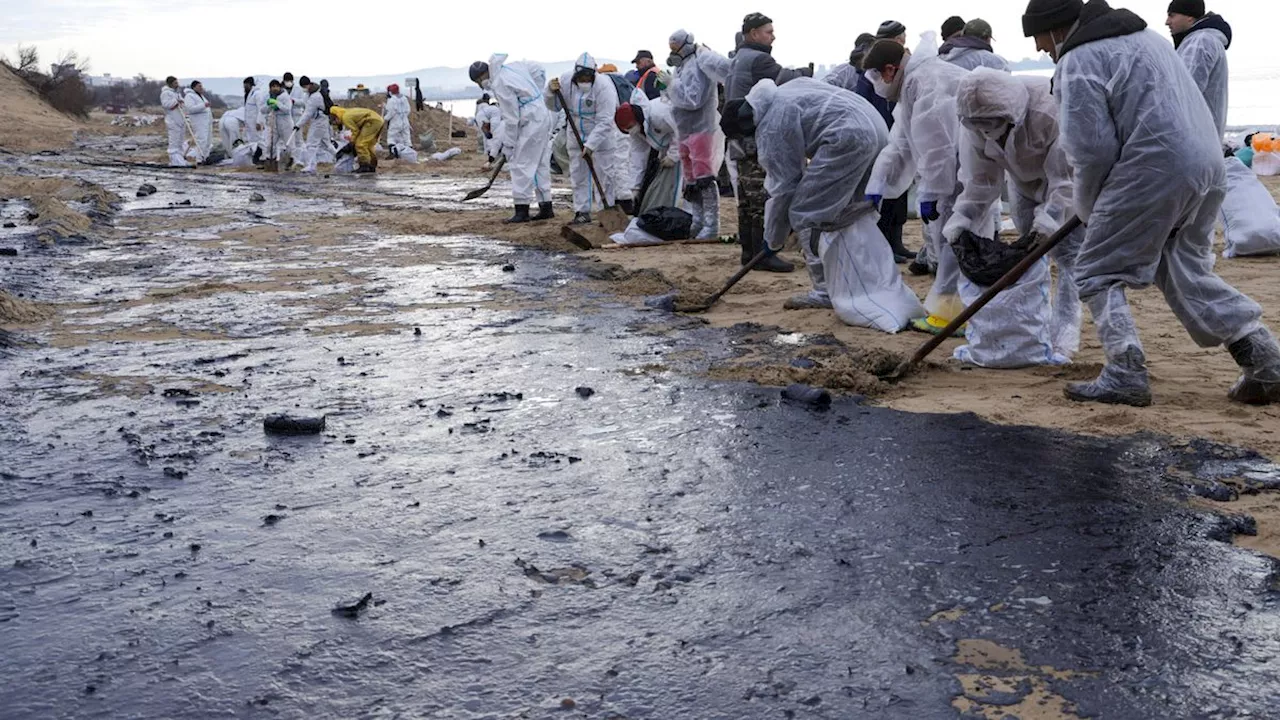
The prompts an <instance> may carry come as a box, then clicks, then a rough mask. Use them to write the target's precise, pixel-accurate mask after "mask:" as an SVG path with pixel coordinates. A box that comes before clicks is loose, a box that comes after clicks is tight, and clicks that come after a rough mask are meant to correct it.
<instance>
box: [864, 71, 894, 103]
mask: <svg viewBox="0 0 1280 720" xmlns="http://www.w3.org/2000/svg"><path fill="white" fill-rule="evenodd" d="M866 76H867V79H868V80H870V81H871V87H873V88H875V91H876V95H879V96H880V97H882V98H886V99H888V97H889V93H890V92H891V91H892V89H893V85H892V84H891V83H887V82H885V81H884V78H883V77H881V76H880V71H879V70H868V71H867V72H866Z"/></svg>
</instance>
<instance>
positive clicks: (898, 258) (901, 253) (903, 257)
mask: <svg viewBox="0 0 1280 720" xmlns="http://www.w3.org/2000/svg"><path fill="white" fill-rule="evenodd" d="M888 240H889V249H891V250H893V261H894V262H895V263H897V264H899V265H901V264H902V263H904V262H906V261H908V260H914V259H915V258H916V254H915V253H913V252H911V251H910V250H908V249H907V246H906V245H903V244H902V232H901V231H899V232H897V233H895V237H891V238H888Z"/></svg>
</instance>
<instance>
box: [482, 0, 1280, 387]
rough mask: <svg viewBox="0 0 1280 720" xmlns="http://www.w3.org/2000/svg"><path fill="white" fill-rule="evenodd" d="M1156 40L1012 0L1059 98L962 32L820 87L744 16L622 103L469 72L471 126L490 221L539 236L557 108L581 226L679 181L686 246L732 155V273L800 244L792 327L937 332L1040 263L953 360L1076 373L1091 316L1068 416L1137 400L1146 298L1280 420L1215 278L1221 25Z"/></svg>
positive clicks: (1086, 10) (1263, 342)
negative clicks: (605, 209) (1008, 232)
mask: <svg viewBox="0 0 1280 720" xmlns="http://www.w3.org/2000/svg"><path fill="white" fill-rule="evenodd" d="M1166 24H1167V26H1168V28H1169V29H1170V31H1171V33H1172V34H1173V39H1174V46H1172V47H1171V46H1170V44H1169V42H1168V41H1167V40H1165V39H1164V38H1161V37H1160V36H1159V35H1157V34H1156V33H1154V32H1152V31H1150V30H1148V29H1147V25H1146V23H1145V22H1144V21H1143V20H1142V19H1141V18H1139V17H1138V16H1137V15H1135V14H1134V13H1132V12H1130V11H1128V10H1123V9H1113V8H1112V7H1111V6H1110V5H1108V4H1107V2H1106V1H1105V0H1089V1H1088V2H1085V1H1084V0H1030V2H1029V4H1028V6H1027V9H1026V12H1025V14H1024V15H1023V16H1022V26H1023V31H1024V34H1025V35H1026V37H1028V38H1034V42H1035V46H1036V48H1037V50H1040V51H1042V52H1045V53H1047V54H1048V55H1049V56H1050V57H1051V58H1052V59H1053V61H1054V63H1055V64H1056V70H1055V74H1054V77H1053V78H1052V79H1050V78H1042V77H1031V76H1013V75H1011V74H1010V73H1009V72H1008V64H1007V63H1006V62H1005V61H1004V60H1003V59H1002V58H1000V57H998V56H997V55H995V53H994V51H993V49H992V46H991V42H992V37H991V35H992V33H991V27H990V25H989V24H987V23H986V22H983V21H981V20H974V21H970V22H965V21H964V20H963V19H961V18H958V17H956V18H949V19H948V20H947V22H946V23H945V24H944V25H943V39H944V44H943V45H942V46H941V47H940V48H939V47H938V46H937V44H936V42H935V41H934V40H933V35H932V33H928V34H926V35H925V38H924V40H923V41H922V42H921V44H920V45H919V47H917V48H916V49H915V51H914V52H913V51H911V50H908V49H907V47H906V33H907V30H906V28H905V27H904V26H903V25H902V24H901V23H898V22H895V21H888V22H885V23H883V24H882V25H881V26H880V27H879V28H878V31H877V32H876V33H875V34H874V35H871V34H867V35H864V36H862V37H860V38H859V39H858V40H857V42H856V43H855V49H854V51H853V53H852V54H851V56H850V61H849V63H848V65H842V66H840V67H838V68H836V70H835V71H834V72H832V73H831V74H830V75H828V76H827V77H826V78H824V80H821V81H820V80H814V79H812V77H811V75H812V73H811V72H806V71H805V69H799V70H788V69H784V68H782V67H780V66H779V65H778V63H777V62H776V61H774V60H773V58H772V57H771V48H772V45H773V41H774V37H775V35H774V29H773V23H772V21H771V20H770V19H769V18H767V17H765V16H764V15H761V14H759V13H753V14H751V15H748V16H747V17H746V18H744V22H743V26H742V32H741V33H740V35H739V41H738V43H737V48H736V49H735V52H734V53H731V54H730V56H729V57H725V56H722V55H720V54H718V53H716V52H715V51H713V50H711V49H710V48H708V47H707V46H705V45H699V44H697V43H696V42H695V40H694V36H693V35H692V33H689V32H687V31H685V30H679V31H677V32H675V33H673V34H672V35H671V36H670V38H669V47H670V51H671V54H670V56H669V58H668V60H667V64H668V65H669V66H670V67H671V68H672V70H670V71H668V70H658V69H657V68H656V67H655V66H654V64H653V61H652V54H650V53H641V54H640V55H638V56H637V57H636V60H635V62H636V72H635V74H633V75H632V76H631V78H630V79H631V82H630V83H628V85H629V86H630V89H629V90H628V89H627V87H624V86H623V85H622V84H620V83H618V82H617V81H616V80H615V79H614V77H613V76H611V75H610V74H608V73H605V72H603V71H602V69H601V68H597V66H596V63H595V61H594V59H593V58H592V57H591V56H590V55H589V54H585V53H584V54H583V55H581V56H580V57H579V58H578V59H577V61H576V63H575V67H574V69H573V70H571V71H569V72H567V73H565V74H564V76H562V77H560V78H552V79H551V80H550V81H548V79H547V78H546V74H545V71H544V70H543V69H542V67H540V66H539V65H538V64H536V63H529V62H510V61H508V58H507V56H506V55H494V56H492V57H491V58H490V59H489V61H488V62H477V63H474V64H473V65H472V66H471V69H470V76H471V79H472V80H473V81H474V82H476V83H477V84H479V85H480V86H481V87H482V88H483V89H484V91H485V92H486V93H487V94H488V96H489V97H490V98H493V99H494V100H496V102H497V106H498V107H497V110H496V112H492V113H488V111H487V117H488V119H486V120H485V121H484V122H482V123H481V126H482V129H483V130H484V131H485V133H486V135H487V136H488V139H489V142H488V144H487V147H486V151H487V152H488V153H489V154H490V155H491V156H492V157H493V158H494V159H495V160H502V161H505V163H506V164H507V167H509V168H510V171H511V176H512V195H513V200H514V203H515V214H514V215H513V216H512V217H511V218H510V219H509V220H508V222H527V221H532V220H545V219H549V218H551V217H554V213H553V211H552V206H551V195H550V190H551V184H550V156H551V142H550V138H551V137H552V136H553V135H554V134H555V131H556V129H557V126H558V125H559V122H558V121H557V118H556V116H557V114H558V113H559V112H561V111H565V112H566V113H567V124H566V125H565V127H566V128H567V129H568V130H569V132H568V134H567V136H566V138H565V139H566V142H567V145H568V154H569V165H570V167H569V171H570V177H571V179H572V184H573V189H574V201H573V203H574V222H590V220H591V212H592V209H593V208H594V207H597V206H600V205H604V206H610V205H615V204H616V205H619V206H621V207H623V208H624V209H627V210H630V211H633V212H638V211H639V209H640V208H639V207H637V202H636V201H637V200H639V201H640V202H644V200H645V196H646V195H647V193H646V192H645V191H646V189H647V188H646V186H647V185H652V182H653V180H654V178H655V177H657V176H658V174H659V173H661V172H663V171H666V172H670V171H672V170H675V169H676V168H678V169H679V173H680V183H679V184H680V185H682V186H683V188H684V190H683V193H681V195H682V197H683V200H684V202H683V203H681V205H682V206H683V207H684V208H685V209H687V211H688V212H689V214H690V215H691V217H692V226H693V236H695V237H699V238H708V237H714V236H715V235H717V234H718V232H719V196H718V189H717V176H718V174H719V170H720V165H721V164H722V159H721V158H722V156H720V155H719V153H721V152H723V151H724V143H725V140H724V139H725V138H727V140H728V155H729V160H730V168H731V170H732V171H733V173H732V174H735V175H736V186H737V187H736V191H737V198H738V239H739V242H740V244H741V246H742V262H743V264H744V265H746V264H748V263H750V264H751V265H752V266H753V268H755V269H761V270H766V271H773V272H789V271H791V270H792V269H793V266H792V265H791V264H790V263H787V262H785V261H783V260H782V259H781V258H779V257H778V256H777V252H778V251H779V250H781V249H782V248H783V247H784V245H785V244H786V243H787V242H788V240H789V238H791V237H792V236H793V235H794V236H795V237H796V238H797V239H798V241H799V245H800V249H801V252H802V254H803V256H804V258H805V263H806V266H807V267H808V269H809V273H810V278H811V282H812V290H811V291H810V292H809V293H807V294H806V295H803V296H799V297H796V298H792V299H790V300H788V307H793V308H831V309H833V310H834V311H835V313H836V315H837V316H838V317H839V318H840V319H841V320H842V321H844V322H845V323H848V324H851V325H860V326H865V327H873V328H878V329H881V330H884V331H886V332H897V331H899V330H902V329H904V328H906V327H908V326H914V327H916V328H917V329H921V330H925V331H930V332H937V331H939V330H940V328H942V327H944V326H946V325H948V324H949V323H950V321H951V320H953V319H954V318H956V317H957V316H958V314H959V313H960V312H961V311H962V310H963V308H964V307H966V306H967V305H970V304H972V303H973V302H974V301H975V300H977V299H978V298H979V297H980V296H982V295H984V294H985V293H986V291H987V290H988V289H989V288H990V287H991V286H992V285H993V284H995V282H996V281H997V280H999V279H1001V278H1002V277H1005V276H1006V275H1007V271H1008V270H1009V269H1011V268H1012V267H1013V266H1014V265H1017V264H1018V261H1020V260H1025V259H1026V258H1027V256H1028V255H1029V253H1030V252H1031V250H1032V249H1033V248H1037V247H1040V248H1043V246H1044V244H1045V243H1047V242H1052V243H1056V244H1053V245H1052V250H1051V251H1050V252H1049V253H1048V257H1047V258H1045V259H1041V260H1039V261H1038V262H1036V263H1034V264H1031V265H1030V267H1029V269H1028V270H1027V271H1026V272H1025V273H1023V274H1022V275H1021V277H1020V278H1018V279H1017V280H1016V281H1014V282H1012V283H1011V284H1010V285H1009V286H1008V287H1007V289H1005V290H1004V291H1002V292H1001V293H1000V294H998V295H996V296H995V298H994V299H993V300H991V302H990V303H989V304H988V305H986V306H985V307H984V308H983V309H982V310H981V311H979V312H978V313H977V314H976V315H974V316H973V317H972V318H971V319H970V321H969V323H968V325H967V326H966V340H967V344H966V345H965V346H963V347H961V348H958V349H957V351H956V357H957V358H959V359H961V360H962V361H965V362H968V363H972V364H976V365H980V366H985V367H997V368H1007V367H1025V366H1030V365H1056V364H1062V363H1065V362H1068V361H1069V360H1070V359H1071V356H1072V355H1073V354H1074V353H1075V352H1076V351H1077V350H1078V347H1079V335H1080V316H1081V307H1082V303H1083V305H1084V306H1087V307H1088V308H1089V310H1090V312H1091V314H1092V317H1093V321H1094V324H1095V326H1096V328H1097V330H1098V336H1099V339H1100V340H1101V344H1102V348H1103V351H1104V354H1105V356H1106V364H1105V365H1104V367H1103V370H1102V372H1101V374H1100V375H1099V376H1098V377H1097V378H1096V379H1095V380H1093V381H1090V382H1080V383H1071V384H1069V385H1068V386H1067V387H1066V388H1065V394H1066V396H1067V397H1068V398H1070V399H1072V400H1075V401H1080V402H1102V403H1115V404H1125V405H1132V406H1145V405H1149V404H1150V403H1151V399H1152V398H1151V390H1150V382H1149V376H1148V371H1147V366H1146V359H1145V353H1144V350H1143V347H1142V343H1141V341H1140V339H1139V337H1138V333H1137V326H1136V324H1135V322H1134V319H1133V316H1132V313H1131V311H1130V308H1129V305H1128V303H1127V300H1126V290H1127V289H1130V288H1135V289H1136V288H1144V287H1149V286H1151V285H1155V286H1157V287H1159V288H1160V289H1161V291H1162V292H1163V294H1164V297H1165V299H1166V301H1167V303H1168V304H1169V307H1170V308H1171V309H1172V310H1173V312H1174V314H1175V315H1176V316H1177V318H1178V320H1179V321H1180V322H1181V323H1182V325H1183V326H1184V327H1185V328H1186V329H1187V331H1188V333H1189V334H1190V336H1191V338H1192V340H1194V341H1195V342H1196V343H1197V344H1198V345H1200V346H1201V347H1206V348H1207V347H1217V346H1225V347H1226V348H1227V350H1228V351H1229V352H1230V354H1231V356H1232V357H1233V358H1234V359H1235V361H1236V363H1237V364H1238V365H1239V366H1240V368H1241V377H1240V379H1239V380H1238V382H1237V383H1236V384H1235V385H1234V386H1233V387H1232V388H1231V390H1230V393H1229V397H1230V398H1231V399H1233V400H1235V401H1238V402H1243V403H1249V404H1268V403H1271V402H1275V401H1280V345H1277V342H1276V340H1275V338H1274V336H1273V335H1272V333H1271V331H1270V330H1269V329H1268V328H1267V327H1266V326H1265V325H1264V324H1263V323H1262V322H1261V316H1262V312H1261V308H1260V307H1259V306H1258V305H1257V303H1255V302H1254V301H1252V300H1251V299H1249V298H1248V297H1246V296H1244V295H1243V294H1241V293H1240V292H1239V291H1238V290H1236V289H1235V288H1233V287H1232V286H1230V285H1228V284H1227V283H1226V282H1225V281H1223V280H1222V279H1221V278H1220V277H1218V276H1217V275H1216V274H1215V273H1214V269H1213V265H1214V259H1213V248H1212V245H1213V234H1214V225H1215V222H1216V220H1217V218H1218V216H1219V211H1220V209H1221V207H1222V204H1223V199H1224V196H1225V192H1226V189H1225V188H1226V185H1225V177H1226V172H1227V170H1226V167H1225V166H1224V152H1223V147H1222V138H1223V134H1224V131H1225V125H1226V111H1227V62H1226V49H1227V47H1228V46H1229V45H1230V38H1231V35H1230V27H1229V26H1228V25H1227V24H1226V22H1225V21H1224V20H1223V19H1222V18H1221V17H1220V16H1218V15H1215V14H1212V13H1208V12H1206V10H1205V7H1204V1H1203V0H1173V2H1171V3H1170V5H1169V8H1168V19H1167V23H1166ZM721 86H723V95H724V97H723V105H721V102H720V98H719V92H718V90H717V89H718V88H719V87H721ZM485 104H486V105H487V104H488V103H487V102H486V103H485ZM624 135H625V136H627V137H625V138H624ZM628 138H629V140H628ZM620 146H621V147H626V146H630V148H631V149H632V150H634V154H633V155H631V154H630V153H628V152H625V151H624V150H622V149H621V148H620ZM628 155H631V157H630V158H629V157H628ZM627 159H632V162H631V163H630V165H631V167H630V169H629V171H628V170H626V169H625V168H627V164H626V162H625V161H626V160H627ZM1226 160H1227V162H1228V163H1230V162H1238V161H1236V159H1235V158H1234V157H1228V158H1226ZM592 174H594V175H595V176H596V179H597V180H598V181H599V187H602V188H603V194H604V197H603V198H600V197H597V195H598V193H596V190H595V187H596V186H594V185H593V183H592V180H591V176H592ZM913 185H914V187H915V195H916V197H917V199H918V211H919V217H920V218H921V220H922V221H923V223H924V233H925V242H924V246H923V248H922V250H921V251H920V253H918V254H913V253H911V252H910V251H908V250H907V249H906V247H905V246H904V245H903V242H902V226H903V225H904V224H905V222H906V217H907V207H906V206H907V202H908V201H907V194H908V189H909V188H911V187H912V186H913ZM1002 196H1007V198H1008V201H1009V205H1010V215H1011V220H1012V224H1013V226H1014V227H1015V228H1016V230H1017V232H1018V234H1019V236H1020V237H1019V239H1018V241H1017V242H1015V243H1013V244H1007V243H1004V242H1001V241H1000V239H999V233H1000V228H1001V209H1002V202H1001V201H1002ZM662 200H663V201H664V204H667V205H670V204H672V202H671V200H669V199H667V198H662ZM534 202H536V203H537V204H538V207H539V211H538V213H537V215H531V214H530V207H531V205H532V204H533V203H534ZM1073 217H1074V218H1078V220H1079V221H1080V224H1077V223H1075V221H1074V220H1072V218H1073ZM1072 228H1075V229H1072ZM886 240H887V242H886ZM1050 259H1051V260H1052V262H1053V264H1054V265H1056V269H1057V275H1058V283H1057V289H1056V291H1054V292H1051V291H1050V290H1051V287H1052V275H1051V273H1050V267H1049V262H1050ZM908 260H911V261H912V264H911V266H910V268H911V270H912V271H913V272H915V273H917V274H925V273H929V274H933V275H934V282H933V286H932V288H931V289H930V291H929V293H928V295H927V297H926V298H925V301H924V303H923V304H922V303H921V302H920V301H919V300H918V298H917V297H916V296H915V294H914V293H913V292H911V290H910V289H909V288H908V287H907V286H906V283H905V282H904V281H903V278H902V275H901V273H900V272H898V270H897V267H896V263H902V262H906V261H908ZM1022 264H1024V265H1025V264H1026V263H1025V262H1023V263H1022ZM1009 277H1011V276H1009ZM1007 281H1008V279H1007V278H1006V282H1007Z"/></svg>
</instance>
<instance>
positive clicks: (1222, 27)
mask: <svg viewBox="0 0 1280 720" xmlns="http://www.w3.org/2000/svg"><path fill="white" fill-rule="evenodd" d="M1173 43H1174V45H1175V46H1176V47H1177V48H1178V57H1180V58H1182V62H1183V63H1185V64H1186V66H1187V70H1188V71H1190V72H1191V79H1192V80H1195V82H1196V86H1197V87H1199V88H1200V93H1201V94H1202V95H1204V101H1205V103H1207V104H1208V105H1209V112H1210V113H1212V114H1213V121H1214V125H1215V126H1216V128H1217V132H1218V135H1217V137H1219V138H1221V137H1222V136H1223V135H1224V134H1225V133H1226V131H1227V97H1228V93H1227V89H1228V88H1227V86H1228V78H1227V49H1228V48H1230V47H1231V26H1230V25H1228V24H1227V22H1226V21H1225V20H1223V19H1222V17H1221V16H1220V15H1213V14H1210V15H1207V16H1205V17H1204V18H1203V19H1202V20H1200V22H1197V23H1196V24H1195V25H1193V26H1192V27H1191V29H1190V30H1188V31H1187V32H1185V33H1179V34H1177V35H1174V36H1173Z"/></svg>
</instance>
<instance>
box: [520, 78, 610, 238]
mask: <svg viewBox="0 0 1280 720" xmlns="http://www.w3.org/2000/svg"><path fill="white" fill-rule="evenodd" d="M547 90H548V91H547V93H546V94H545V100H546V106H547V108H548V109H550V110H551V111H552V112H554V113H559V112H560V111H561V110H567V111H568V114H569V122H571V123H573V124H574V126H575V127H577V128H578V134H579V135H581V136H582V142H583V143H584V145H581V146H580V145H579V144H578V139H577V137H576V136H575V135H574V134H573V133H572V132H571V133H569V136H568V137H567V138H566V139H567V141H568V144H569V178H570V180H571V181H572V183H573V224H575V225H582V224H586V223H590V222H591V210H592V208H593V206H594V205H595V203H596V202H597V201H598V202H599V203H600V204H601V205H602V206H604V207H609V206H611V205H613V204H614V198H615V197H616V194H615V193H616V188H615V187H614V178H613V158H614V143H615V141H616V136H617V129H616V128H615V127H614V124H613V116H614V114H615V113H617V111H618V90H617V88H615V87H614V85H613V81H612V80H610V79H609V78H607V77H605V78H597V77H596V60H595V58H594V57H592V56H591V54H590V53H583V54H581V55H579V56H578V59H577V60H576V61H575V63H574V66H573V69H572V70H570V71H568V72H566V73H565V74H564V75H563V76H562V77H558V78H551V82H550V83H549V84H548V87H547ZM556 92H560V93H561V94H562V95H563V97H564V101H565V102H566V103H567V104H568V107H567V108H562V107H561V106H560V102H559V101H558V100H557V99H556V97H555V93H556ZM503 115H504V116H505V115H506V113H505V112H504V113H503ZM588 160H590V162H591V165H593V166H594V167H595V175H596V178H597V179H598V180H599V181H600V186H601V187H602V188H604V193H605V197H602V198H599V197H597V193H596V188H595V184H594V183H593V182H592V180H591V170H590V168H589V166H588Z"/></svg>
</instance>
